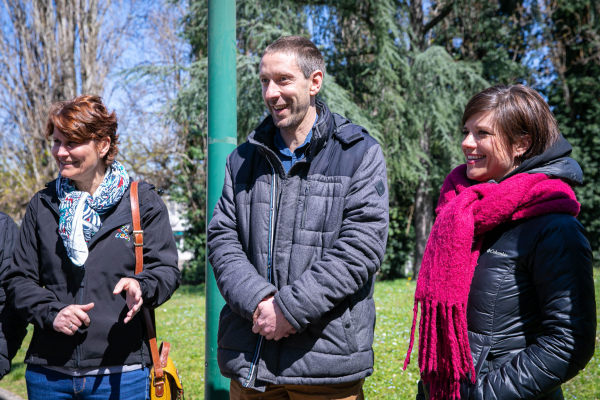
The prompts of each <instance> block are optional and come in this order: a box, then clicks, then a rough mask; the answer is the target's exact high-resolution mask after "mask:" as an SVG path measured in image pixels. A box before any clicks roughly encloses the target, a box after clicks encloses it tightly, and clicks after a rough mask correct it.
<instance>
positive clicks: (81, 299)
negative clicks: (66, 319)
mask: <svg viewBox="0 0 600 400" xmlns="http://www.w3.org/2000/svg"><path fill="white" fill-rule="evenodd" d="M81 271H82V274H83V276H82V277H81V284H80V285H79V300H78V301H77V304H79V305H82V304H83V290H84V288H85V265H83V267H81ZM79 339H80V335H79V332H75V341H76V343H77V350H76V352H77V368H81V343H79Z"/></svg>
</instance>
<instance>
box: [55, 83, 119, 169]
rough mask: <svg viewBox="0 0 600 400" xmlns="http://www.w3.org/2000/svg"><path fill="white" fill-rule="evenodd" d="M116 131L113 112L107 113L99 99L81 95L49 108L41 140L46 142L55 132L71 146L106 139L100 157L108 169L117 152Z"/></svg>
mask: <svg viewBox="0 0 600 400" xmlns="http://www.w3.org/2000/svg"><path fill="white" fill-rule="evenodd" d="M117 127H118V124H117V114H116V113H115V112H114V111H113V112H112V113H109V112H108V110H107V108H106V106H105V105H104V104H102V98H101V97H100V96H96V95H93V94H83V95H80V96H77V97H75V98H74V99H73V100H68V101H61V102H58V103H54V104H52V106H50V110H49V111H48V122H46V131H45V132H44V136H45V137H46V139H48V138H50V136H52V135H53V134H54V128H56V129H58V130H59V131H60V133H62V134H63V135H64V136H65V137H66V138H67V139H69V140H72V141H73V142H75V143H84V142H87V141H88V140H94V141H98V140H99V139H102V138H104V137H109V138H110V147H109V149H108V153H106V156H104V162H105V163H106V165H110V164H112V162H113V161H114V160H115V157H116V156H117V153H118V152H119V149H118V147H117V145H118V144H119V135H118V134H117Z"/></svg>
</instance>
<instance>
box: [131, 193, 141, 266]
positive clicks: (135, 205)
mask: <svg viewBox="0 0 600 400" xmlns="http://www.w3.org/2000/svg"><path fill="white" fill-rule="evenodd" d="M138 183H139V182H132V183H131V189H130V190H129V193H130V196H131V214H132V216H133V245H134V246H135V274H136V275H137V274H139V273H140V272H142V270H143V269H144V249H143V246H144V231H143V230H142V223H141V221H140V199H139V197H138Z"/></svg>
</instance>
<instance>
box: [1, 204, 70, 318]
mask: <svg viewBox="0 0 600 400" xmlns="http://www.w3.org/2000/svg"><path fill="white" fill-rule="evenodd" d="M38 204H39V195H36V196H34V198H33V199H32V200H31V202H30V203H29V205H28V206H27V211H26V212H25V217H24V218H23V222H22V224H21V229H20V231H19V237H18V239H17V242H16V243H15V248H14V252H13V258H12V261H11V264H10V267H9V269H8V271H6V275H5V278H4V279H5V280H4V286H5V290H6V295H7V298H8V301H9V302H10V303H11V304H12V306H13V308H14V309H15V310H16V311H17V312H18V313H19V315H21V317H22V318H24V319H26V320H27V321H28V322H29V323H31V324H33V325H34V326H37V327H39V328H41V329H54V327H53V323H54V319H55V318H56V315H57V314H58V312H59V311H60V310H62V309H63V308H65V307H67V306H68V304H65V303H62V302H60V301H58V299H57V298H56V295H55V294H54V293H52V291H50V290H48V289H46V288H43V287H41V286H40V280H39V278H40V276H39V268H40V266H39V260H38V244H37V232H36V220H37V209H36V208H37V206H38Z"/></svg>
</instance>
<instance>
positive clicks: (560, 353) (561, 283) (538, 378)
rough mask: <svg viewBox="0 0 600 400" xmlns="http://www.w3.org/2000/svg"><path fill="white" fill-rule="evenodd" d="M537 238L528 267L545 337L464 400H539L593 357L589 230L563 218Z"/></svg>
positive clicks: (484, 378) (481, 380) (466, 391)
mask: <svg viewBox="0 0 600 400" xmlns="http://www.w3.org/2000/svg"><path fill="white" fill-rule="evenodd" d="M538 235H539V238H538V240H537V241H536V243H537V245H536V247H535V248H534V249H532V252H531V254H530V256H529V259H530V260H529V266H530V270H531V271H530V272H531V276H532V279H533V283H534V285H535V289H536V292H537V296H538V306H539V308H540V323H541V324H542V328H543V332H544V333H543V334H542V335H541V336H539V337H538V338H537V339H536V342H535V344H532V345H530V346H528V347H527V348H526V349H524V350H523V351H521V352H519V353H517V354H516V355H515V356H514V358H513V359H511V360H510V361H508V362H506V363H505V364H503V365H501V366H500V368H498V369H494V370H493V371H490V372H488V373H486V374H483V375H480V376H478V378H477V381H476V383H475V384H474V385H471V384H467V385H463V388H462V390H463V392H462V398H463V399H467V398H468V399H477V400H488V399H502V400H511V399H537V398H539V397H541V396H543V395H545V394H547V393H549V392H551V391H552V390H555V389H557V388H558V387H559V386H560V385H561V384H562V383H564V382H566V381H568V380H569V379H571V378H573V377H574V376H575V375H577V374H578V373H579V371H581V370H582V369H583V368H584V367H585V365H586V364H587V363H588V361H589V360H590V359H591V358H592V356H593V354H594V345H595V336H596V302H595V300H594V278H593V275H592V253H591V249H590V245H589V243H588V241H587V239H586V237H585V233H584V229H583V227H582V226H581V225H580V224H579V223H578V222H576V220H575V219H574V218H572V217H570V216H564V217H560V218H556V219H554V220H552V221H551V222H549V223H548V225H546V226H545V227H544V228H543V229H542V230H541V231H540V233H539V234H538Z"/></svg>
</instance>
